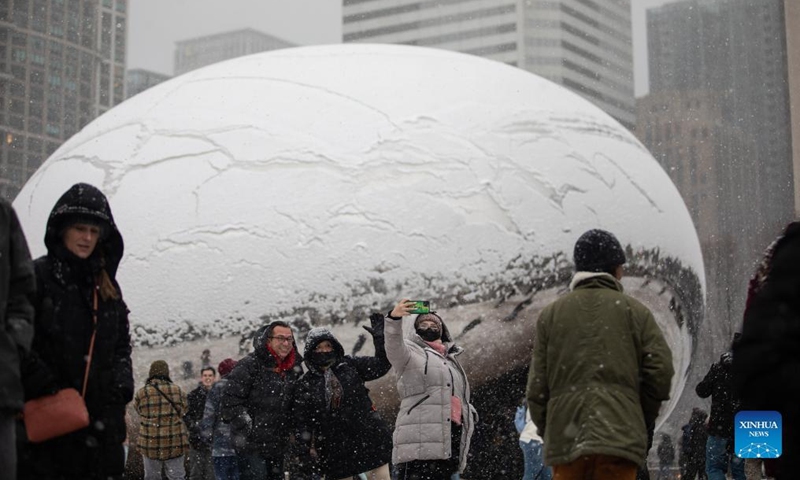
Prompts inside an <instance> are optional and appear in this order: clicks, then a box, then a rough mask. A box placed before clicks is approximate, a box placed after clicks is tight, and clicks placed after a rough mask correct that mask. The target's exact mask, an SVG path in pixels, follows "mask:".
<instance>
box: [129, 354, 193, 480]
mask: <svg viewBox="0 0 800 480" xmlns="http://www.w3.org/2000/svg"><path fill="white" fill-rule="evenodd" d="M134 407H135V408H136V413H138V414H139V417H140V420H139V423H140V427H139V438H138V443H137V446H138V447H139V451H140V452H141V453H142V460H143V461H144V480H161V470H162V469H163V470H164V471H165V472H166V474H167V479H168V480H183V479H184V477H185V476H186V474H185V469H184V460H185V455H186V452H187V450H189V440H188V438H187V436H188V435H187V432H186V425H185V424H184V423H183V416H184V415H185V414H186V410H187V409H188V407H187V400H186V394H185V393H183V390H182V389H181V387H179V386H178V385H175V384H174V383H172V380H171V379H170V377H169V365H167V362H165V361H164V360H156V361H154V362H153V363H152V364H151V365H150V373H149V375H148V376H147V382H146V383H145V385H144V387H142V388H141V389H139V391H138V392H136V397H135V398H134Z"/></svg>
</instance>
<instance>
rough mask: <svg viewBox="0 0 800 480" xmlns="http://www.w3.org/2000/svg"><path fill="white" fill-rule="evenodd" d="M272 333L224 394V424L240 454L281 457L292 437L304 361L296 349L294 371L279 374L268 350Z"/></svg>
mask: <svg viewBox="0 0 800 480" xmlns="http://www.w3.org/2000/svg"><path fill="white" fill-rule="evenodd" d="M271 334H272V330H271V329H263V330H262V331H261V336H260V338H259V339H258V341H256V342H254V345H256V349H255V351H254V352H252V353H250V354H248V355H247V356H246V357H244V358H243V359H241V360H239V363H237V364H236V366H235V367H234V368H233V370H231V372H230V373H229V374H228V376H227V377H225V378H227V379H228V384H227V385H226V387H225V390H224V391H223V393H222V402H221V413H222V421H223V422H225V423H230V424H231V439H232V441H233V444H234V447H235V448H236V451H237V452H238V453H247V452H258V453H261V454H263V455H265V456H267V457H273V458H274V457H282V456H283V454H284V452H285V451H286V449H287V447H288V446H289V436H290V434H291V433H292V423H291V416H290V413H289V408H290V402H291V398H292V389H293V387H294V383H295V381H297V379H298V378H300V375H302V373H303V367H302V366H301V363H302V361H303V358H302V357H301V356H300V354H299V353H298V352H297V349H296V348H295V363H294V368H293V369H292V370H289V371H286V372H283V373H278V372H276V371H275V370H276V367H277V365H278V364H277V362H276V360H275V358H274V357H273V356H272V355H271V354H270V353H269V351H268V350H267V347H266V344H267V337H269V336H270V335H271Z"/></svg>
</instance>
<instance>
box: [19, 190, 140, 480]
mask: <svg viewBox="0 0 800 480" xmlns="http://www.w3.org/2000/svg"><path fill="white" fill-rule="evenodd" d="M75 216H81V217H84V218H89V217H91V218H92V219H97V220H98V221H99V222H101V223H102V224H103V225H104V229H107V230H106V231H105V232H104V234H103V237H102V238H101V239H100V240H99V241H98V244H97V246H96V248H95V250H94V252H93V253H92V256H91V257H89V258H88V259H86V260H82V259H80V258H78V257H77V256H75V255H73V254H72V253H71V252H69V251H68V250H67V249H66V248H65V247H64V244H63V241H62V239H61V232H62V230H63V228H64V227H66V226H67V225H68V224H69V222H70V221H74V220H75ZM45 245H46V246H47V250H48V253H47V255H46V256H43V257H41V258H38V259H37V260H36V261H35V262H34V266H35V271H36V282H37V294H36V300H35V302H34V304H35V308H36V323H35V335H34V339H33V348H32V354H31V356H30V358H28V359H26V364H25V368H26V379H25V395H26V397H27V398H36V397H39V396H41V395H44V394H47V393H51V392H53V391H55V390H58V389H61V388H67V387H72V388H75V389H76V390H78V391H79V392H80V391H81V389H82V385H83V380H84V372H85V369H86V356H87V353H88V352H89V344H90V340H91V337H92V330H93V321H92V309H93V292H94V289H95V278H96V275H97V272H98V271H99V269H100V268H102V269H104V270H105V271H106V272H107V274H108V275H109V277H110V279H111V282H112V284H113V285H114V287H115V288H116V290H117V292H118V294H119V296H118V298H117V299H114V298H108V299H103V298H102V295H100V294H99V292H98V295H97V296H98V309H97V327H96V328H97V334H96V338H95V344H94V353H93V355H92V360H91V368H90V370H89V378H88V385H87V389H86V396H85V398H84V400H85V401H86V407H87V409H88V411H89V416H90V418H91V422H90V426H89V427H87V428H85V429H83V430H80V431H78V432H75V433H73V434H69V435H66V436H64V437H60V438H57V439H54V440H51V441H48V442H45V443H44V444H41V445H40V446H37V447H36V448H35V449H32V450H31V451H33V454H32V456H31V457H29V458H27V459H26V461H28V462H32V468H33V469H34V470H35V471H36V473H34V474H31V475H32V477H33V478H47V476H48V475H49V474H50V473H49V472H45V471H42V470H41V469H42V468H48V469H51V471H55V472H60V473H64V472H70V474H72V475H77V474H80V475H84V476H85V478H109V477H114V476H117V475H120V474H121V473H122V470H123V468H124V460H123V459H124V457H123V455H124V451H123V449H122V442H123V440H124V439H125V436H126V427H125V405H126V404H127V403H128V402H130V401H131V399H132V398H133V374H132V368H131V338H130V330H129V324H128V308H127V306H126V305H125V302H124V301H123V300H122V295H121V291H120V289H119V285H118V284H117V282H116V280H115V275H116V271H117V267H118V265H119V261H120V260H121V258H122V253H123V242H122V236H121V235H120V234H119V231H118V230H117V227H116V225H115V224H114V219H113V217H112V215H111V210H110V208H109V206H108V202H107V200H106V198H105V196H104V195H103V194H102V193H101V192H100V191H99V190H97V189H96V188H95V187H92V186H90V185H86V184H78V185H75V186H73V187H72V188H71V189H70V190H68V191H67V192H66V193H65V194H64V195H63V196H62V197H61V198H60V199H59V200H58V202H57V203H56V206H55V207H54V208H53V211H52V212H51V214H50V218H49V219H48V222H47V231H46V233H45ZM23 470H24V469H23ZM21 478H22V477H21Z"/></svg>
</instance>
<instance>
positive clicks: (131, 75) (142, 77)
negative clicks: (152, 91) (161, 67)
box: [125, 68, 172, 98]
mask: <svg viewBox="0 0 800 480" xmlns="http://www.w3.org/2000/svg"><path fill="white" fill-rule="evenodd" d="M170 78H172V77H170V76H169V75H164V74H163V73H158V72H153V71H150V70H145V69H143V68H133V69H130V70H128V72H127V87H126V89H125V98H131V97H132V96H134V95H136V94H139V93H142V92H143V91H145V90H147V89H148V88H150V87H154V86H156V85H158V84H159V83H161V82H165V81H167V80H169V79H170Z"/></svg>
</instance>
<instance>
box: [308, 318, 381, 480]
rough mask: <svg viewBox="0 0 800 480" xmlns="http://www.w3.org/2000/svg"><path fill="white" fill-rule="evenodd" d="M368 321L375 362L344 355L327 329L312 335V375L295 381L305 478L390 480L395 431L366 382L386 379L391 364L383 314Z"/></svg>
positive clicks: (372, 359)
mask: <svg viewBox="0 0 800 480" xmlns="http://www.w3.org/2000/svg"><path fill="white" fill-rule="evenodd" d="M370 321H371V323H372V328H371V329H368V331H369V332H370V333H371V334H372V338H373V343H374V345H375V356H374V357H353V356H350V355H345V354H344V349H343V348H342V345H341V344H340V343H339V341H338V340H336V337H334V336H333V333H331V331H330V330H328V329H327V328H314V329H312V330H311V331H310V332H308V337H307V338H306V347H305V351H304V358H305V362H306V366H307V367H308V371H307V372H306V373H305V374H304V375H303V376H302V377H301V378H300V380H298V382H297V385H296V388H295V397H294V407H293V414H294V419H295V427H296V429H297V433H296V436H295V437H296V441H297V444H298V449H299V456H300V463H301V471H302V472H303V473H304V474H312V473H317V474H321V475H325V478H326V479H340V478H341V479H344V478H346V479H349V478H351V477H352V476H354V475H358V474H359V473H364V472H367V477H368V478H369V479H370V480H389V479H390V476H389V466H388V463H389V460H391V457H392V434H391V430H390V429H389V426H388V425H387V424H386V422H385V421H384V420H383V419H382V418H381V417H380V414H378V412H377V411H375V408H374V407H373V404H372V400H371V399H370V398H369V390H368V389H367V387H366V386H365V385H364V382H367V381H370V380H375V379H376V378H380V377H382V376H384V375H385V374H386V373H387V372H388V371H389V369H390V368H391V364H390V363H389V360H388V359H387V358H386V350H385V349H384V346H383V315H381V314H376V315H373V316H372V317H370ZM365 328H366V327H365Z"/></svg>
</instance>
